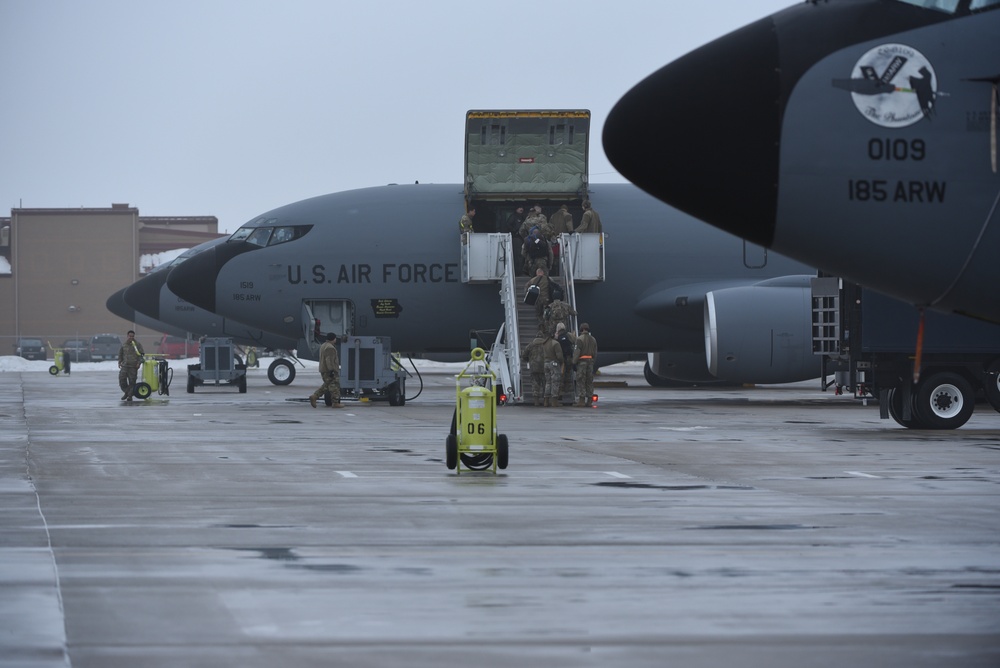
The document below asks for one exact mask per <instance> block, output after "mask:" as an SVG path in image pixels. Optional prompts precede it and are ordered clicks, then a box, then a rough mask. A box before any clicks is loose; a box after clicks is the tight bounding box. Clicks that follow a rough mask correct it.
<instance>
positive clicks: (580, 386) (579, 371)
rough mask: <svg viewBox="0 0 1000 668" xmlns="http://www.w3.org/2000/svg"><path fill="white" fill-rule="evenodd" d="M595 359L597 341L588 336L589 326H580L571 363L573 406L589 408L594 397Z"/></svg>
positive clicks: (584, 324)
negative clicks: (574, 383)
mask: <svg viewBox="0 0 1000 668" xmlns="http://www.w3.org/2000/svg"><path fill="white" fill-rule="evenodd" d="M596 359H597V339H595V338H594V337H593V336H591V334H590V325H588V324H587V323H582V324H581V325H580V336H578V337H576V350H575V351H574V352H573V361H574V362H575V363H576V403H574V404H573V405H574V406H591V405H592V404H593V397H594V361H595V360H596Z"/></svg>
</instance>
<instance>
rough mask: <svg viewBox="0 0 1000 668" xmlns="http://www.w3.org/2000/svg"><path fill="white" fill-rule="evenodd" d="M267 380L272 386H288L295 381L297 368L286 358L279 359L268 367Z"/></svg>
mask: <svg viewBox="0 0 1000 668" xmlns="http://www.w3.org/2000/svg"><path fill="white" fill-rule="evenodd" d="M267 379H268V380H269V381H271V384H272V385H288V384H289V383H291V382H292V381H293V380H295V366H293V365H292V363H291V362H289V361H288V360H286V359H285V358H284V357H279V358H278V359H276V360H274V361H273V362H271V366H269V367H267Z"/></svg>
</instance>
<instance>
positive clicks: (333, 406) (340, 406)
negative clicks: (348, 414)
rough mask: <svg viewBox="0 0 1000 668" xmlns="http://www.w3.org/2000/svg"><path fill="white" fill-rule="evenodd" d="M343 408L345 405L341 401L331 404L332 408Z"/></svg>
mask: <svg viewBox="0 0 1000 668" xmlns="http://www.w3.org/2000/svg"><path fill="white" fill-rule="evenodd" d="M343 407H344V404H342V403H340V402H339V401H334V402H333V403H332V404H330V408H343Z"/></svg>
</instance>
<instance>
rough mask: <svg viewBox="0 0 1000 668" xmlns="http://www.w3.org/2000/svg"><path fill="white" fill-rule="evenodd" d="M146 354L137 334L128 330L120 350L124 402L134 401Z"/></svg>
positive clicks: (119, 372) (119, 370)
mask: <svg viewBox="0 0 1000 668" xmlns="http://www.w3.org/2000/svg"><path fill="white" fill-rule="evenodd" d="M145 354H146V351H145V350H143V349H142V344H141V343H139V342H138V341H136V340H135V332H134V331H132V330H131V329H130V330H128V332H127V333H126V334H125V343H123V344H122V347H121V348H119V349H118V386H119V387H121V388H122V392H123V394H122V401H128V402H131V401H132V392H133V391H134V390H135V381H136V378H137V377H138V375H139V365H140V364H142V356H143V355H145Z"/></svg>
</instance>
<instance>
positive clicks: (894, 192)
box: [603, 0, 1000, 322]
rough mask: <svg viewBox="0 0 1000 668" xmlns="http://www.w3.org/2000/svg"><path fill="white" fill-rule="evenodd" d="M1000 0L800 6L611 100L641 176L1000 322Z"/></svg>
mask: <svg viewBox="0 0 1000 668" xmlns="http://www.w3.org/2000/svg"><path fill="white" fill-rule="evenodd" d="M998 10H1000V0H826V1H823V2H816V1H812V2H802V3H799V4H798V5H796V6H794V7H791V8H789V9H786V10H783V11H781V12H778V13H776V14H773V15H771V16H768V17H766V18H764V19H761V20H759V21H757V22H755V23H751V24H750V25H747V26H745V27H744V28H741V29H739V30H737V31H735V32H733V33H731V34H729V35H726V36H724V37H722V38H720V39H718V40H716V41H714V42H711V43H710V44H708V45H706V46H703V47H701V48H699V49H697V50H695V51H693V52H691V53H689V54H688V55H686V56H684V57H682V58H680V59H678V60H676V61H674V62H673V63H670V64H668V65H667V66H665V67H663V68H662V69H660V70H659V71H657V72H655V73H653V74H652V75H650V76H649V77H648V78H646V79H645V80H644V81H642V82H640V83H639V84H637V85H636V86H635V87H634V88H633V89H632V90H630V91H629V92H628V93H626V95H625V96H624V97H623V98H622V99H621V100H620V101H619V102H618V103H617V104H616V105H615V107H614V108H613V109H612V111H611V113H610V114H609V116H608V119H607V122H606V124H605V126H604V134H603V142H604V148H605V152H606V153H607V156H608V158H609V159H610V160H611V162H612V164H614V165H615V167H617V168H618V170H619V171H620V172H621V173H622V174H623V175H624V176H625V177H627V178H628V179H629V180H630V181H632V182H633V183H635V184H636V185H638V186H639V187H641V188H642V189H644V190H646V191H647V192H649V193H651V194H653V195H655V196H656V197H659V198H660V199H662V200H664V201H665V202H667V203H669V204H671V205H672V206H675V207H677V208H679V209H681V210H683V211H686V212H688V213H690V214H691V215H693V216H696V217H697V218H699V219H701V220H704V221H706V222H708V223H711V224H712V225H715V226H718V227H720V228H721V229H724V230H726V231H728V232H732V233H733V234H736V235H738V236H741V237H743V238H746V239H748V240H751V241H753V242H755V243H758V244H762V245H764V246H767V247H768V248H771V249H773V250H775V251H777V252H779V253H783V254H786V255H788V256H791V257H793V258H796V259H798V260H800V261H802V262H806V263H808V264H810V265H812V266H815V267H818V268H819V269H821V270H823V271H824V272H828V273H830V274H832V275H835V276H841V277H844V278H847V279H850V280H851V281H853V282H855V283H860V284H862V285H866V286H869V287H871V288H874V289H876V290H879V291H882V292H885V293H887V294H890V295H892V296H894V297H896V298H898V299H902V300H904V301H907V302H909V303H911V304H915V305H918V306H926V307H931V308H934V309H937V310H941V311H952V312H956V313H964V314H967V315H971V316H975V317H978V318H982V319H986V320H991V321H995V322H1000V290H997V289H996V286H997V285H998V284H1000V262H997V258H996V255H997V250H998V249H1000V220H998V218H1000V210H998V198H1000V176H998V174H997V104H998V98H997V84H998V81H1000V45H998V44H1000V42H998V38H1000V11H998Z"/></svg>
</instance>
